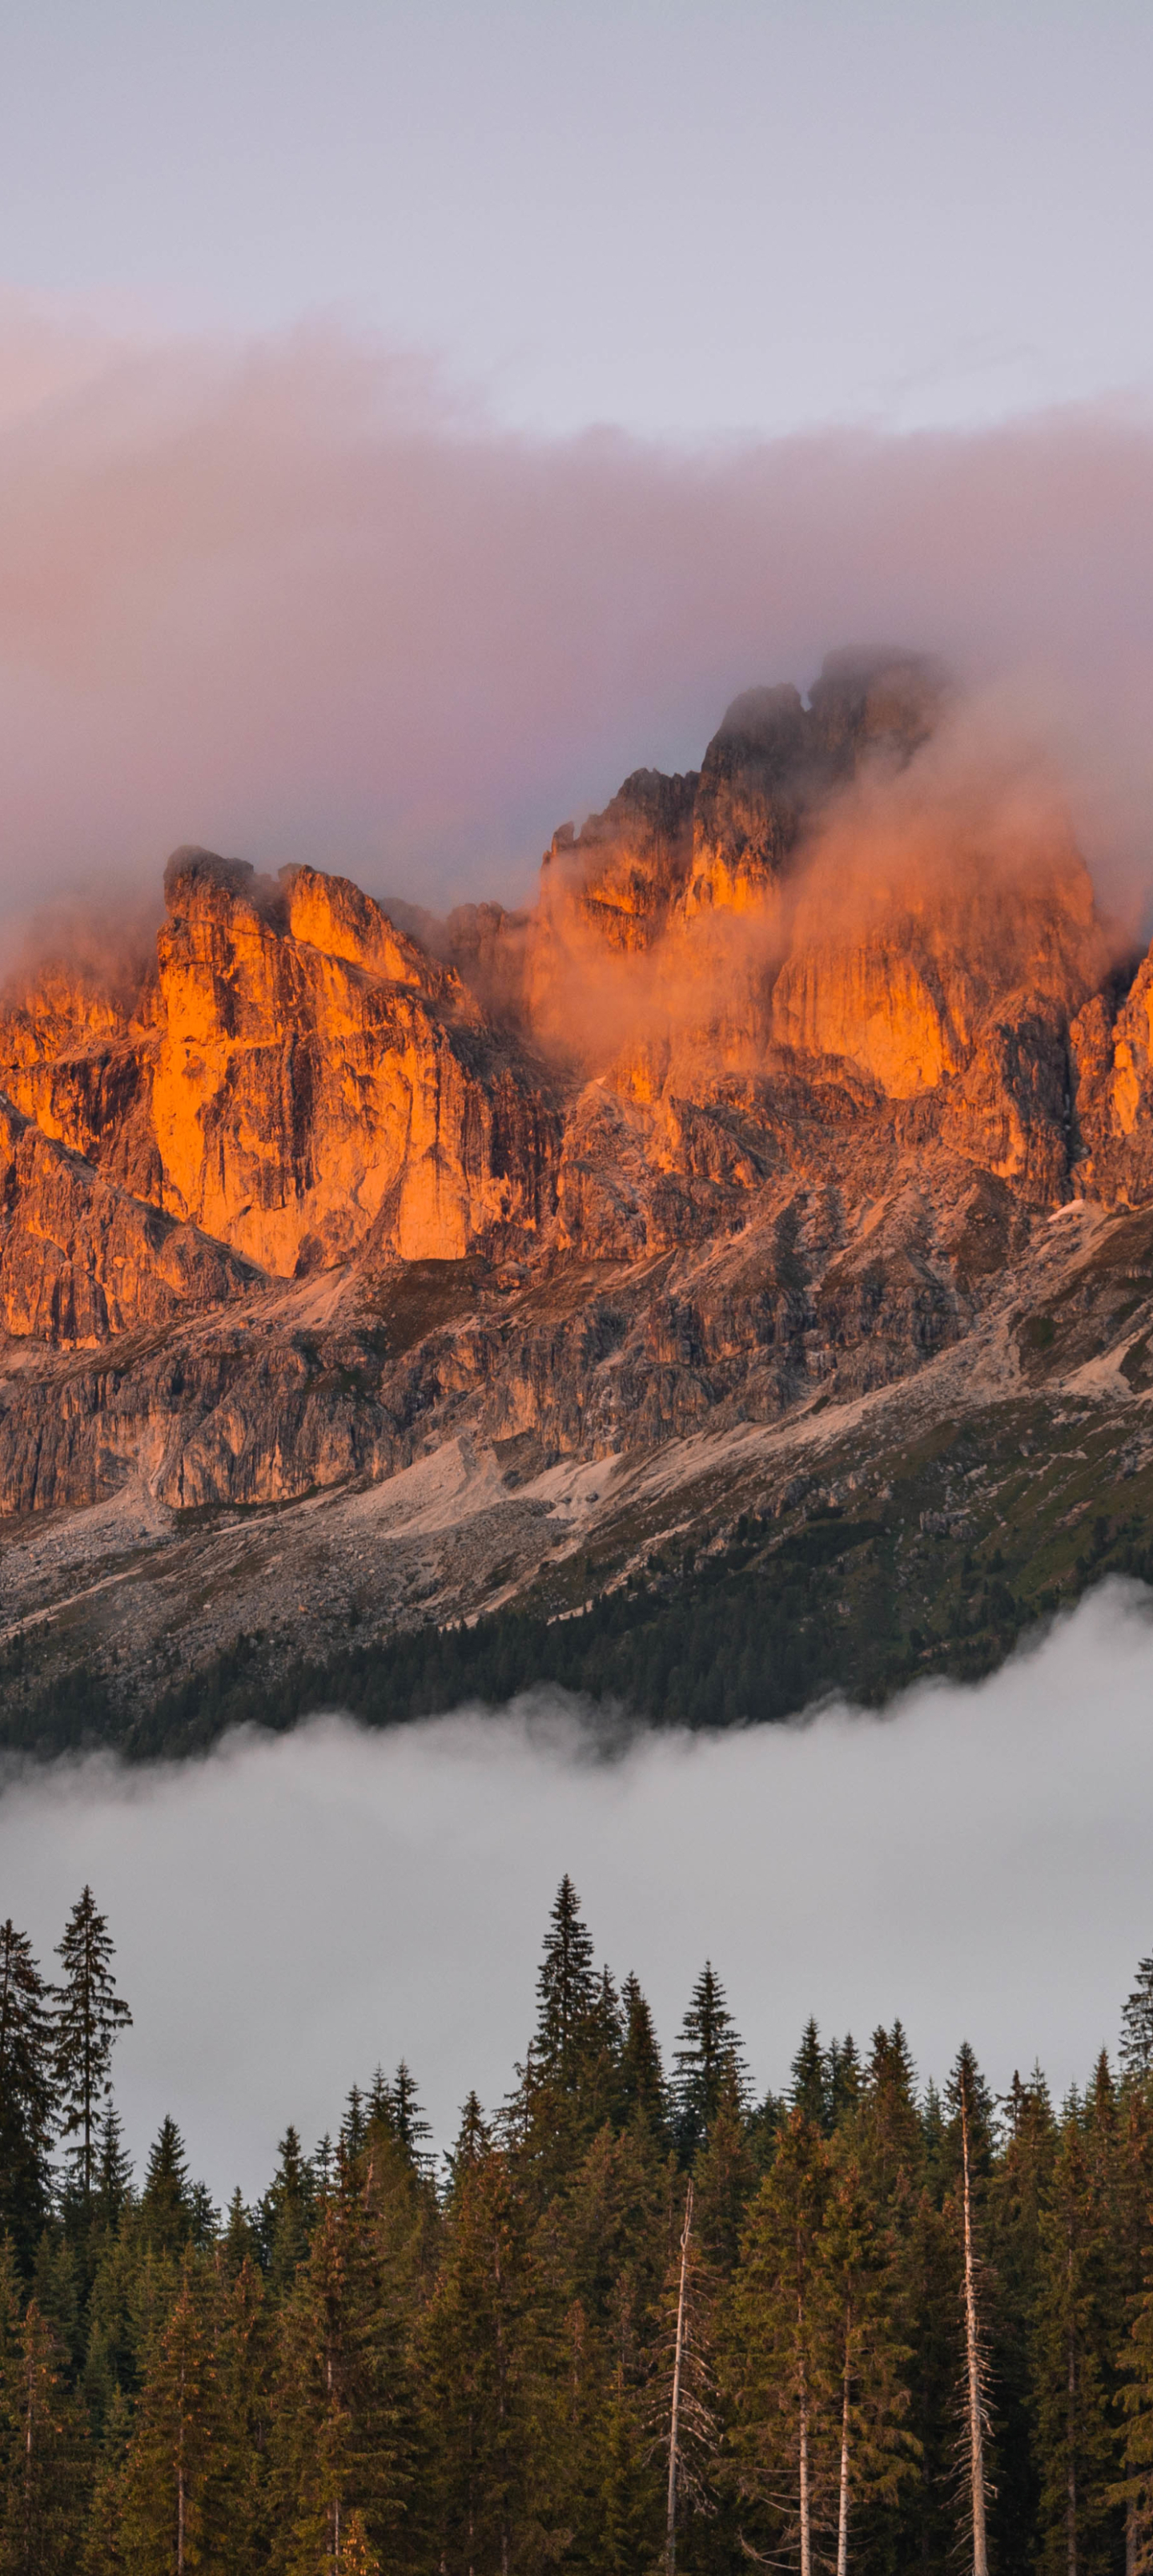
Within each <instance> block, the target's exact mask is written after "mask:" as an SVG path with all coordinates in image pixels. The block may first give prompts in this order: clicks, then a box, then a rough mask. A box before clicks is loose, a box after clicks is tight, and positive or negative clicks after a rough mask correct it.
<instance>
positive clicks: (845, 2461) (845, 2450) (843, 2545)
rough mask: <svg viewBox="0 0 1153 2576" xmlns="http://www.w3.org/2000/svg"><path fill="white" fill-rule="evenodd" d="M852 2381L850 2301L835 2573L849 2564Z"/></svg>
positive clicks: (843, 2574)
mask: <svg viewBox="0 0 1153 2576" xmlns="http://www.w3.org/2000/svg"><path fill="white" fill-rule="evenodd" d="M852 2385H853V2303H852V2300H851V2299H850V2301H849V2303H848V2306H847V2307H846V2309H845V2371H844V2378H843V2380H842V2383H841V2486H840V2495H839V2498H838V2502H837V2576H848V2566H849V2399H850V2394H851V2391H852Z"/></svg>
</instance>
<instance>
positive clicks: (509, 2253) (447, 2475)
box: [417, 2094, 531, 2576]
mask: <svg viewBox="0 0 1153 2576" xmlns="http://www.w3.org/2000/svg"><path fill="white" fill-rule="evenodd" d="M449 2165H450V2173H451V2193H450V2223H449V2226H448V2229H447V2233H446V2237H445V2242H444V2246H443V2251H442V2254H441V2259H440V2263H439V2266H438V2270H437V2276H436V2280H435V2282H434V2284H433V2288H432V2293H431V2296H430V2298H429V2300H428V2303H427V2306H426V2307H425V2309H424V2311H423V2314H422V2317H421V2319H420V2322H419V2326H418V2329H417V2357H418V2383H419V2387H420V2391H421V2399H422V2407H423V2412H424V2420H425V2427H426V2438H427V2442H428V2446H429V2450H430V2453H431V2488H432V2496H433V2504H434V2512H435V2542H436V2553H435V2556H434V2559H433V2563H434V2565H435V2566H436V2567H437V2568H438V2569H439V2568H442V2567H443V2568H444V2569H445V2570H446V2571H447V2576H473V2571H476V2576H480V2571H481V2570H485V2571H487V2570H488V2569H490V2568H492V2569H504V2568H507V2567H509V2566H510V2565H511V2563H512V2553H513V2548H514V2536H515V2534H516V2532H517V2531H518V2530H519V2529H520V2528H522V2527H523V2522H524V2519H525V2516H526V2507H527V2496H528V2489H529V2468H528V2454H529V2449H530V2440H531V2415H530V2410H529V2406H528V2401H527V2392H526V2387H525V2376H526V2373H525V2352H524V2331H523V2329H524V2318H525V2310H526V2284H525V2246H524V2229H525V2211H524V2207H523V2204H522V2203H521V2202H520V2201H519V2199H518V2195H517V2192H516V2190H515V2186H514V2182H513V2175H512V2170H511V2165H510V2159H509V2155H508V2153H507V2151H506V2150H505V2149H503V2148H501V2147H497V2146H495V2145H494V2144H493V2142H492V2139H491V2137H490V2136H489V2134H488V2132H487V2131H486V2129H485V2128H484V2124H483V2122H482V2121H481V2120H480V2118H479V2105H478V2104H477V2101H476V2097H475V2095H474V2094H470V2095H469V2098H468V2101H467V2103H466V2105H465V2110H464V2116H463V2119H462V2124H461V2131H460V2135H459V2137H458V2139H457V2143H456V2146H455V2148H454V2149H453V2151H452V2154H451V2156H450V2159H449Z"/></svg>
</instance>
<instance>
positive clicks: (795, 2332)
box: [724, 2110, 841, 2576]
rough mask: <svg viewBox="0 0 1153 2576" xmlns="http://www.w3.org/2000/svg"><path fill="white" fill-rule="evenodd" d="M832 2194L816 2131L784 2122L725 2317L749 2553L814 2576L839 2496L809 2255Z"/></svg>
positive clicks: (808, 2123)
mask: <svg viewBox="0 0 1153 2576" xmlns="http://www.w3.org/2000/svg"><path fill="white" fill-rule="evenodd" d="M831 2187H832V2168H831V2163H830V2158H829V2151H828V2148H827V2146H826V2143H825V2141H824V2139H823V2137H822V2135H821V2131H820V2128H819V2127H818V2125H817V2123H816V2122H815V2121H813V2120H810V2119H807V2118H806V2116H805V2113H804V2112H803V2111H799V2110H794V2111H792V2112H790V2115H789V2119H788V2123H787V2125H786V2127H785V2129H784V2130H783V2131H782V2133H781V2137H780V2140H779V2143H778V2147H777V2153H776V2157H775V2159H774V2162H773V2164H772V2166H771V2168H770V2171H769V2172H768V2173H767V2174H766V2176H765V2179H764V2181H763V2183H762V2184H761V2187H760V2190H759V2192H758V2193H757V2197H756V2199H755V2200H754V2202H753V2204H752V2207H751V2209H750V2212H749V2220H748V2227H747V2229H746V2233H745V2239H744V2245H743V2248H742V2261H741V2265H740V2268H739V2270H738V2272H737V2274H736V2277H735V2280H734V2283H733V2289H732V2293H731V2297H730V2299H729V2301H728V2303H727V2307H726V2333H725V2338H724V2349H725V2381H726V2389H727V2394H728V2399H729V2447H730V2451H731V2454H732V2458H733V2462H734V2474H735V2478H736V2483H737V2487H738V2492H739V2494H740V2496H741V2498H742V2500H743V2503H744V2506H745V2510H746V2514H747V2515H748V2516H749V2518H750V2527H749V2530H748V2533H747V2537H748V2545H749V2547H750V2549H756V2550H757V2551H758V2553H760V2554H762V2555H763V2554H764V2553H765V2552H766V2551H767V2552H768V2554H769V2557H770V2560H771V2562H772V2563H777V2562H778V2561H781V2560H783V2561H784V2563H786V2564H791V2563H793V2561H794V2558H795V2560H796V2563H798V2564H799V2567H800V2570H801V2576H813V2570H814V2568H815V2565H816V2558H817V2550H818V2546H819V2533H820V2531H821V2530H822V2529H824V2530H826V2531H827V2530H829V2529H831V2528H832V2527H833V2526H834V2523H835V2507H834V2498H835V2496H836V2494H837V2490H838V2473H839V2462H840V2420H841V2409H840V2403H839V2391H838V2393H837V2396H834V2395H833V2394H832V2390H833V2386H834V2376H833V2373H832V2372H831V2371H830V2370H829V2368H828V2366H827V2353H826V2351H825V2324H826V2319H825V2315H824V2310H823V2306H822V2299H821V2291H820V2286H819V2269H820V2266H819V2253H818V2248H819V2244H820V2238H821V2231H822V2228H823V2226H824V2221H825V2212H826V2207H827V2204H828V2199H829V2194H830V2190H831Z"/></svg>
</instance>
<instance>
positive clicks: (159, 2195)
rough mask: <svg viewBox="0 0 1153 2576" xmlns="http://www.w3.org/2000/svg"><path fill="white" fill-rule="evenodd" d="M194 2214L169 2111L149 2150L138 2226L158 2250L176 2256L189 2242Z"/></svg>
mask: <svg viewBox="0 0 1153 2576" xmlns="http://www.w3.org/2000/svg"><path fill="white" fill-rule="evenodd" d="M193 2217H194V2201H193V2190H192V2185H191V2183H190V2181H189V2178H188V2159H187V2157H186V2155H185V2152H184V2140H183V2138H182V2137H181V2135H180V2131H179V2129H178V2128H177V2125H176V2122H175V2120H174V2119H173V2118H172V2115H171V2113H170V2112H166V2113H165V2115H164V2118H163V2120H162V2121H161V2123H160V2127H159V2129H158V2130H157V2133H156V2136H155V2138H154V2140H153V2143H152V2145H151V2147H150V2148H149V2151H148V2164H147V2168H146V2171H145V2176H144V2189H143V2192H142V2193H141V2196H140V2223H141V2228H142V2231H143V2233H144V2235H145V2236H146V2237H147V2238H148V2240H149V2242H150V2243H151V2244H152V2245H153V2246H155V2248H156V2249H157V2251H158V2252H159V2253H162V2254H171V2255H176V2254H180V2253H182V2252H183V2249H184V2247H185V2246H186V2245H187V2244H188V2241H189V2239H190V2237H191V2235H192V2232H193Z"/></svg>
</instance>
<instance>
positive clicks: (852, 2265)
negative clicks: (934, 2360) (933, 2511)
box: [814, 2161, 920, 2576]
mask: <svg viewBox="0 0 1153 2576" xmlns="http://www.w3.org/2000/svg"><path fill="white" fill-rule="evenodd" d="M898 2297H899V2293H898V2287H897V2263H896V2248H895V2246H894V2244H893V2242H892V2240H891V2239H886V2237H884V2236H883V2235H881V2234H880V2233H879V2231H878V2229H877V2226H876V2223H875V2219H874V2215H873V2211H872V2209H871V2207H870V2205H869V2200H868V2196H867V2194H866V2191H865V2189H864V2185H863V2181H862V2177H861V2173H860V2169H859V2167H858V2166H857V2165H856V2164H855V2163H853V2162H851V2161H850V2162H848V2163H846V2164H844V2165H843V2166H841V2167H840V2169H839V2170H837V2171H836V2173H835V2179H834V2182H833V2187H832V2191H831V2193H830V2196H829V2199H828V2201H827V2203H826V2206H825V2211H824V2216H823V2218H822V2222H821V2231H820V2235H819V2237H818V2239H817V2244H816V2250H815V2261H814V2303H815V2308H816V2313H817V2332H816V2334H815V2336H814V2367H815V2371H816V2373H817V2375H818V2378H819V2382H820V2387H821V2396H822V2400H823V2404H824V2406H825V2407H826V2408H827V2409H828V2411H829V2412H830V2413H831V2414H832V2415H833V2417H834V2420H835V2418H836V2413H837V2409H838V2406H839V2412H840V2424H839V2437H838V2458H837V2493H836V2568H837V2576H846V2571H847V2569H848V2564H849V2533H850V2524H851V2522H852V2521H853V2520H854V2519H857V2518H859V2517H860V2515H861V2514H862V2513H866V2512H869V2511H871V2512H872V2513H873V2514H874V2515H875V2514H876V2511H877V2509H878V2507H879V2506H883V2505H890V2504H894V2503H895V2502H896V2501H897V2499H898V2497H899V2494H900V2489H901V2485H902V2482H903V2481H904V2480H906V2479H908V2478H909V2477H911V2476H912V2474H913V2472H914V2467H915V2459H916V2454H917V2452H918V2450H919V2447H920V2446H919V2444H918V2443H917V2441H916V2439H915V2437H914V2436H913V2435H911V2434H910V2433H909V2431H908V2427H907V2417H908V2413H909V2387H908V2379H907V2365H908V2363H909V2360H910V2358H911V2355H910V2351H909V2347H908V2345H907V2344H905V2343H904V2342H903V2341H902V2339H901V2334H900V2329H899V2323H898V2316H897V2310H898Z"/></svg>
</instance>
